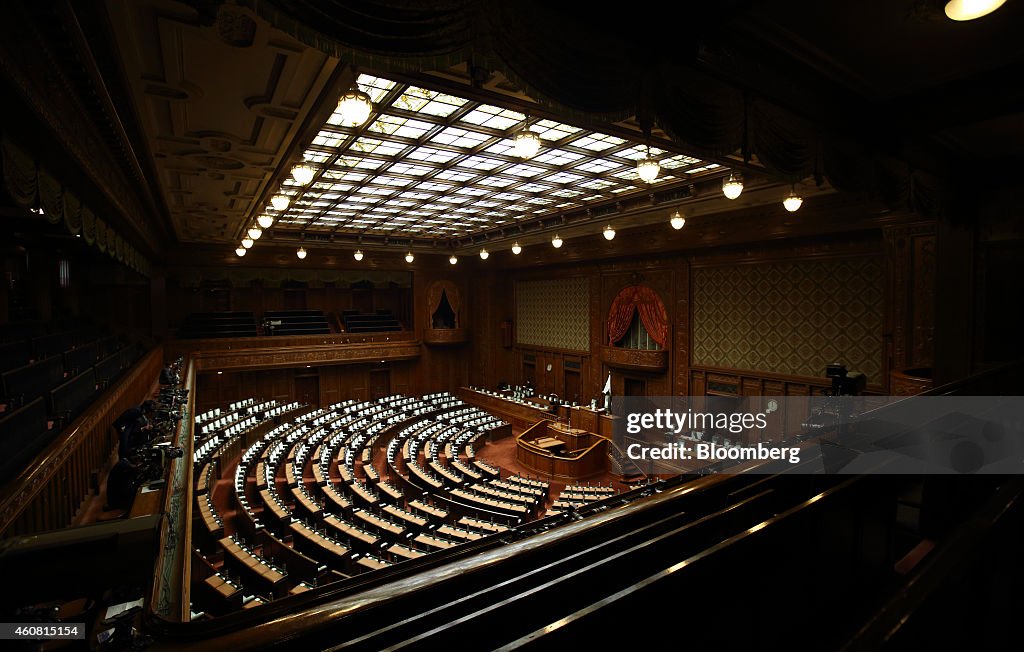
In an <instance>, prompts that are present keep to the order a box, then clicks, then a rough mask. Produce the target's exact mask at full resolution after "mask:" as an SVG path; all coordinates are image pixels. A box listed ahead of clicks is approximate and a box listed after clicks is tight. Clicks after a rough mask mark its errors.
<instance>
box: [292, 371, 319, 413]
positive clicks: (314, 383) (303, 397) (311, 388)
mask: <svg viewBox="0 0 1024 652" xmlns="http://www.w3.org/2000/svg"><path fill="white" fill-rule="evenodd" d="M295 400H296V401H298V402H300V403H305V404H306V405H309V406H310V407H314V408H318V407H320V378H319V377H318V376H313V375H308V376H296V377H295Z"/></svg>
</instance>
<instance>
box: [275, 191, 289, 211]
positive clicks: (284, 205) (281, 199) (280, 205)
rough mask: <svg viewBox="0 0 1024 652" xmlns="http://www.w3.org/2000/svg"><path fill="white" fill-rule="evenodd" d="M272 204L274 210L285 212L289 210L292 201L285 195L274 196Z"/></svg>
mask: <svg viewBox="0 0 1024 652" xmlns="http://www.w3.org/2000/svg"><path fill="white" fill-rule="evenodd" d="M270 203H271V204H273V205H274V210H278V211H283V210H287V209H288V204H290V203H291V200H290V199H288V197H287V196H285V195H274V197H273V198H272V199H271V200H270Z"/></svg>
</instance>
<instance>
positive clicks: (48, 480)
mask: <svg viewBox="0 0 1024 652" xmlns="http://www.w3.org/2000/svg"><path fill="white" fill-rule="evenodd" d="M163 360H164V350H163V347H162V346H157V347H156V348H155V349H153V350H151V351H149V353H147V354H146V355H145V356H143V358H142V359H141V360H139V361H138V362H137V363H135V365H134V366H133V367H132V368H131V369H129V370H128V372H127V373H126V374H125V375H124V376H122V377H121V378H118V379H117V381H116V382H114V383H112V384H111V387H110V388H109V389H107V390H106V391H104V392H103V394H101V395H100V397H99V398H98V399H97V400H96V401H95V402H93V404H92V405H91V406H90V407H89V409H88V410H86V411H85V413H84V414H82V416H80V417H78V418H77V419H75V420H74V421H72V422H71V423H70V424H68V426H67V427H66V428H65V429H64V430H63V432H61V433H60V434H59V435H57V437H56V438H55V439H54V440H53V441H52V442H50V444H49V445H48V446H47V447H46V448H45V449H44V450H43V451H42V452H41V453H40V454H39V455H38V456H37V457H36V459H35V460H33V461H32V462H31V463H30V464H29V465H28V466H27V467H26V468H25V469H24V470H23V471H22V472H21V473H20V474H19V475H18V476H17V477H15V478H12V479H11V480H10V481H9V482H8V483H7V485H6V486H5V487H4V488H3V490H2V492H0V536H12V535H20V534H34V533H37V532H45V531H47V530H53V529H56V528H62V527H65V526H67V525H69V524H70V523H71V519H72V518H74V516H75V512H76V511H77V510H78V509H79V508H80V507H81V505H82V501H83V500H85V498H86V497H87V496H88V495H89V494H90V493H91V491H92V490H93V489H94V488H95V479H96V478H98V477H99V475H100V474H101V473H102V469H103V467H104V466H105V465H106V464H107V463H108V462H109V460H110V456H111V452H112V451H113V450H114V449H115V448H116V447H117V439H116V437H114V434H113V428H112V424H113V422H114V420H115V419H117V417H118V416H120V414H121V413H122V412H124V411H125V410H126V409H128V408H129V407H131V406H133V405H138V404H139V403H141V402H142V401H143V400H144V399H145V398H147V397H148V395H149V391H150V389H151V388H152V387H153V384H154V383H155V382H156V380H157V378H158V377H159V375H160V369H161V367H163Z"/></svg>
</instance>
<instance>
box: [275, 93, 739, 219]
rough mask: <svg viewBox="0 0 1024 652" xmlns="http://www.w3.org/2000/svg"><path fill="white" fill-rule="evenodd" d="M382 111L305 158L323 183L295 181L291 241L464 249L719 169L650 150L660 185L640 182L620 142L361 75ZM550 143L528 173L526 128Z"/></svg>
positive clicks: (331, 127)
mask: <svg viewBox="0 0 1024 652" xmlns="http://www.w3.org/2000/svg"><path fill="white" fill-rule="evenodd" d="M358 81H359V86H360V88H362V89H363V90H364V91H365V92H366V93H367V94H369V95H370V97H371V99H372V100H373V102H374V106H373V113H372V114H371V116H370V119H369V120H368V121H367V123H366V125H364V126H362V127H356V128H348V127H342V126H341V125H340V119H339V116H337V115H332V116H331V117H330V118H329V119H328V120H327V122H326V124H324V126H323V127H322V128H321V129H320V131H319V133H317V135H316V136H315V137H314V139H313V141H312V143H311V144H310V146H309V148H308V149H307V150H306V151H305V152H304V155H303V158H304V159H305V161H306V163H307V164H308V165H310V166H311V167H313V168H314V170H315V171H316V174H315V176H314V178H313V181H312V182H311V183H309V184H307V185H306V186H300V185H299V184H297V183H296V182H295V181H293V180H292V179H291V178H289V179H288V180H286V181H285V182H284V185H283V187H282V189H281V192H282V194H284V195H287V196H288V197H290V198H291V200H292V201H291V205H290V206H289V208H288V209H287V210H286V211H284V213H283V214H281V215H279V216H278V224H279V225H281V226H282V227H284V228H287V229H289V230H291V229H296V230H308V231H313V232H316V231H320V232H337V233H346V234H374V233H377V234H389V235H401V234H403V233H407V234H409V235H410V236H416V237H434V238H443V239H448V238H457V237H463V236H466V235H472V234H474V233H477V232H480V231H485V230H487V229H489V228H492V227H494V226H497V225H501V224H510V223H513V222H516V221H520V220H523V219H529V218H536V217H543V216H545V215H548V214H552V213H554V212H556V211H564V210H571V209H573V208H576V207H580V206H586V205H590V204H592V203H593V202H597V201H601V200H606V199H614V198H618V197H621V196H622V194H623V193H629V192H639V191H643V190H646V189H648V188H651V187H657V186H660V185H663V184H670V183H673V182H678V181H681V180H685V179H690V178H694V177H697V176H699V175H701V174H707V173H709V172H712V171H714V170H716V169H718V168H719V166H718V165H717V164H715V163H708V162H705V161H700V160H698V159H695V158H692V157H689V156H684V155H682V154H676V153H673V152H667V151H664V150H661V149H657V148H654V147H652V148H651V154H652V155H653V156H654V157H655V158H657V159H658V160H659V163H660V164H661V174H660V175H659V176H658V178H657V179H656V180H655V181H654V182H653V183H652V184H650V185H648V184H646V183H644V182H642V181H641V180H640V179H639V178H638V177H637V175H636V161H637V160H638V159H640V158H642V157H643V156H645V155H646V152H647V148H646V146H645V145H644V144H642V143H639V142H637V141H630V140H625V139H623V138H620V137H618V136H613V135H610V134H604V133H599V132H596V131H592V130H588V129H583V128H580V127H575V126H572V125H568V124H563V123H560V122H556V121H553V120H548V119H543V118H530V119H528V118H527V116H526V115H524V114H523V113H520V112H518V111H515V110H513V109H506V108H501V107H497V106H492V105H489V104H484V103H481V102H478V101H475V100H469V99H465V98H461V97H456V96H453V95H449V94H447V93H442V92H438V91H433V90H429V89H425V88H419V87H416V86H412V85H409V84H405V83H400V82H396V81H392V80H388V79H384V78H381V77H374V76H370V75H361V76H360V77H359V80H358ZM527 123H528V124H529V127H530V129H531V130H532V131H534V132H536V133H537V134H538V135H539V136H540V138H541V148H540V151H539V152H538V154H537V155H536V156H534V157H533V158H532V159H530V160H529V161H523V160H521V159H519V158H518V157H517V156H516V154H515V151H514V150H513V147H512V138H513V136H514V135H515V133H516V132H518V131H519V130H520V129H522V128H524V127H525V126H527Z"/></svg>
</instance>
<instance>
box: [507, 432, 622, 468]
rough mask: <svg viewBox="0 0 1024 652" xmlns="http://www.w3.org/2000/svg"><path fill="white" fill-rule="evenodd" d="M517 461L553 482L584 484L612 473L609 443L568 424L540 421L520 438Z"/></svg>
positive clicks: (594, 434)
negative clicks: (562, 481)
mask: <svg viewBox="0 0 1024 652" xmlns="http://www.w3.org/2000/svg"><path fill="white" fill-rule="evenodd" d="M516 461H517V462H519V463H520V464H522V465H523V466H525V467H526V468H528V469H530V470H531V471H533V472H535V473H537V474H539V475H541V476H545V477H547V478H549V479H552V480H570V481H575V480H580V479H582V478H589V477H593V476H595V475H600V474H602V473H605V472H606V471H607V470H608V439H606V438H605V437H602V436H601V435H598V434H596V433H593V432H588V431H587V430H584V429H582V428H570V427H569V426H568V425H567V424H564V423H557V422H554V421H540V422H538V423H536V424H534V425H533V426H531V427H530V428H528V429H527V430H526V431H524V432H523V433H522V434H521V435H519V436H518V437H516Z"/></svg>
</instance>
